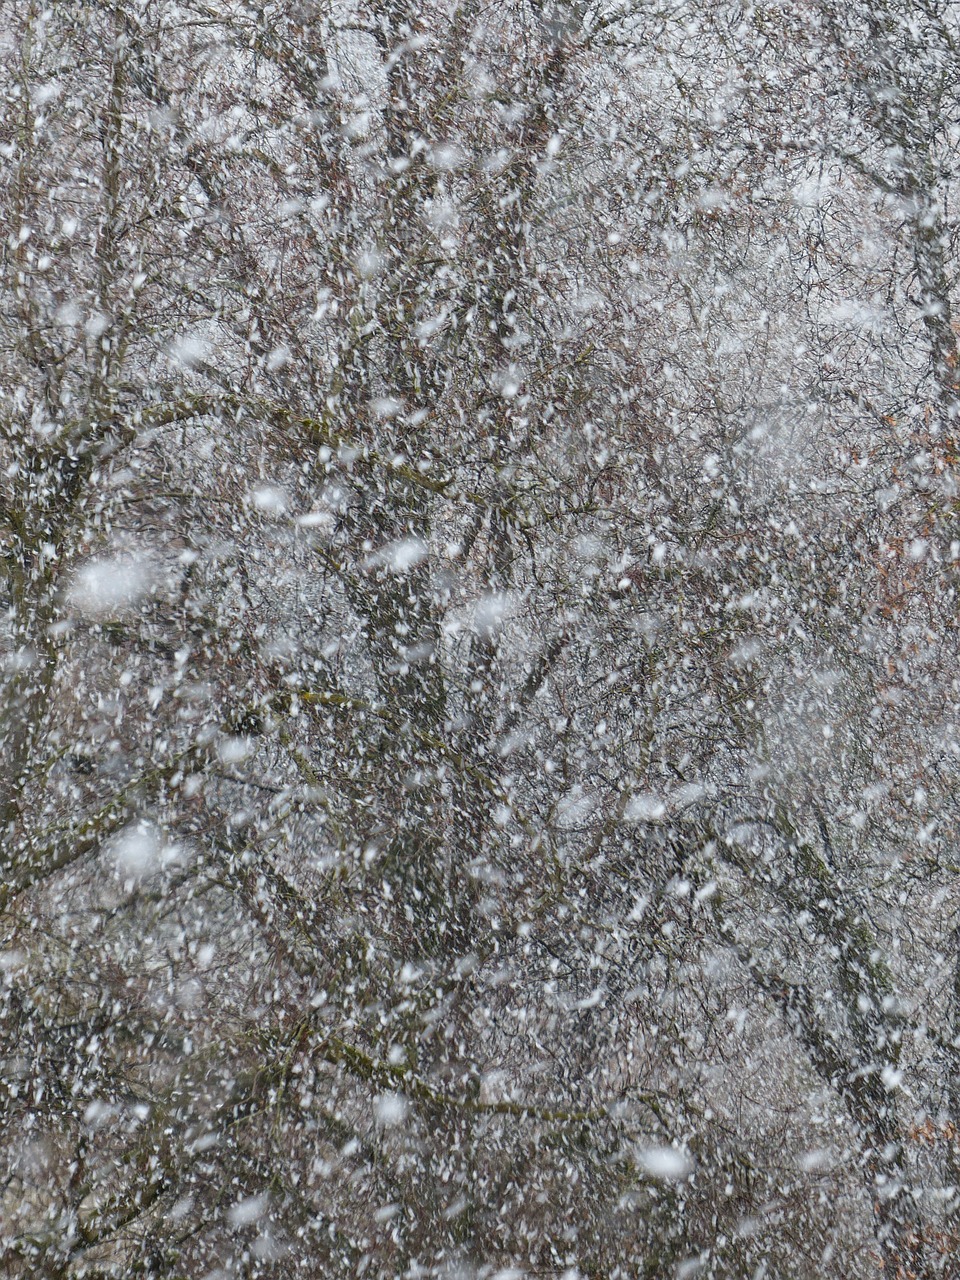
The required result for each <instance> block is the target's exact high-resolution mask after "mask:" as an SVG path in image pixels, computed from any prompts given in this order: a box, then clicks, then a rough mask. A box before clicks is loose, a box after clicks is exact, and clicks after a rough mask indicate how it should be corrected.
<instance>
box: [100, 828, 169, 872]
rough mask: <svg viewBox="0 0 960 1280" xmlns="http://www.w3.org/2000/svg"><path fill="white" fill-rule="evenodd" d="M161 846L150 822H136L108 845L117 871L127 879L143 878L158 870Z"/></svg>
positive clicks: (156, 831)
mask: <svg viewBox="0 0 960 1280" xmlns="http://www.w3.org/2000/svg"><path fill="white" fill-rule="evenodd" d="M162 851H163V846H162V842H161V839H160V832H159V831H158V830H157V828H156V827H155V826H154V825H153V823H152V822H144V821H141V822H136V823H133V824H132V825H131V826H129V827H127V828H126V829H125V830H123V831H121V832H120V834H119V835H118V836H117V838H116V839H115V840H114V841H113V842H112V844H111V845H110V854H111V857H112V859H113V863H114V866H115V867H116V869H117V873H118V874H119V875H120V876H121V877H122V878H123V879H124V880H127V881H130V880H133V881H137V880H143V879H145V878H146V877H147V876H149V875H152V874H153V873H154V872H155V871H157V870H159V868H160V865H161V857H162Z"/></svg>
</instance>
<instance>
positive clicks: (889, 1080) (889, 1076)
mask: <svg viewBox="0 0 960 1280" xmlns="http://www.w3.org/2000/svg"><path fill="white" fill-rule="evenodd" d="M880 1079H881V1080H882V1081H883V1087H884V1088H885V1089H886V1091H887V1092H888V1093H892V1092H893V1090H894V1089H899V1088H900V1085H901V1084H902V1083H903V1072H902V1071H898V1070H897V1068H896V1067H891V1066H890V1065H889V1064H888V1065H887V1066H885V1067H884V1068H883V1070H882V1071H881V1072H880Z"/></svg>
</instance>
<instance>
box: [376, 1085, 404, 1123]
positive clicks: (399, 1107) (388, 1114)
mask: <svg viewBox="0 0 960 1280" xmlns="http://www.w3.org/2000/svg"><path fill="white" fill-rule="evenodd" d="M376 1112H377V1122H378V1123H379V1124H382V1125H383V1126H384V1128H386V1129H392V1128H395V1127H396V1126H397V1125H398V1124H402V1123H403V1121H404V1119H405V1118H406V1114H407V1102H406V1099H405V1098H403V1097H401V1095H400V1094H399V1093H382V1094H381V1095H380V1097H379V1098H378V1099H377V1103H376Z"/></svg>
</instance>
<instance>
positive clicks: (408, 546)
mask: <svg viewBox="0 0 960 1280" xmlns="http://www.w3.org/2000/svg"><path fill="white" fill-rule="evenodd" d="M428 555H429V548H428V547H427V544H426V543H425V542H424V540H423V539H422V538H399V539H398V540H397V541H396V542H388V543H387V545H386V546H384V547H381V548H380V550H379V551H375V552H374V553H373V555H371V556H368V557H367V560H366V566H367V568H368V569H378V568H381V567H383V568H386V569H392V570H393V572H394V573H409V572H410V570H411V569H415V568H416V567H417V565H418V564H421V563H422V562H423V561H424V560H425V559H426V558H427V556H428Z"/></svg>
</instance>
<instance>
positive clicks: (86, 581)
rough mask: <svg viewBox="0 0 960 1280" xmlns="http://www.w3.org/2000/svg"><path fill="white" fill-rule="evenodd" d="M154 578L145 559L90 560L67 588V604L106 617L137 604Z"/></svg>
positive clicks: (93, 615)
mask: <svg viewBox="0 0 960 1280" xmlns="http://www.w3.org/2000/svg"><path fill="white" fill-rule="evenodd" d="M152 579H153V574H152V572H151V569H150V566H149V564H148V563H147V562H146V561H145V560H142V559H136V558H133V557H130V558H117V559H111V560H91V561H90V562H89V563H87V564H85V565H84V566H83V568H82V569H80V570H79V571H78V573H77V574H76V576H75V577H74V579H73V581H72V582H71V584H70V586H69V588H68V589H67V603H68V604H69V605H70V606H71V608H73V609H75V610H76V611H77V612H78V613H81V614H84V615H85V616H86V617H88V618H103V617H106V616H109V615H110V614H113V613H117V612H118V611H120V610H121V609H124V608H129V607H130V606H131V605H135V604H136V603H137V602H138V601H139V600H141V599H142V598H143V597H144V596H145V595H146V594H147V592H148V591H149V590H150V587H151V585H152Z"/></svg>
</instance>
